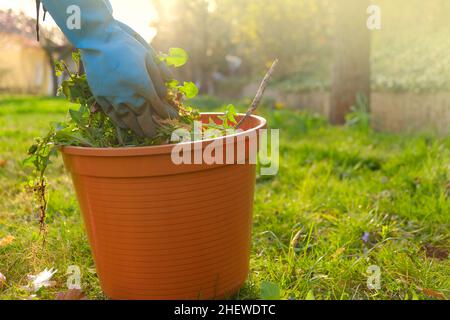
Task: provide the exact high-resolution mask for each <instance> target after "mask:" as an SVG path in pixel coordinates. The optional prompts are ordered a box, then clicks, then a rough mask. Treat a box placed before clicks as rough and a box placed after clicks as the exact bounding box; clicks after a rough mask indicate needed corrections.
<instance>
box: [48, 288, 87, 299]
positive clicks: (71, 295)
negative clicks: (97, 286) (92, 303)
mask: <svg viewBox="0 0 450 320" xmlns="http://www.w3.org/2000/svg"><path fill="white" fill-rule="evenodd" d="M87 299H88V298H87V297H86V295H85V294H84V293H83V291H81V290H79V289H70V290H68V291H67V292H60V293H58V294H57V295H56V298H55V300H73V301H75V300H87Z"/></svg>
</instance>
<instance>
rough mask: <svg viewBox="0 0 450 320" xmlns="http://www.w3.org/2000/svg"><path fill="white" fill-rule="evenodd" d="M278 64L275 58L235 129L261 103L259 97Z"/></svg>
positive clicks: (260, 97) (261, 95)
mask: <svg viewBox="0 0 450 320" xmlns="http://www.w3.org/2000/svg"><path fill="white" fill-rule="evenodd" d="M277 65H278V59H276V60H275V61H274V62H273V63H272V66H271V67H270V69H269V71H268V72H267V73H266V75H265V77H264V79H263V80H262V82H261V85H260V86H259V89H258V92H257V93H256V96H255V99H253V102H252V105H251V106H250V108H249V109H248V111H247V113H246V115H245V116H244V117H243V118H242V119H241V121H239V123H238V125H237V126H236V129H239V128H240V127H241V126H242V125H243V124H244V122H245V121H246V120H247V119H248V118H249V117H250V116H251V115H252V114H253V112H255V110H256V109H257V108H258V107H259V104H260V103H261V99H262V97H263V95H264V92H265V91H266V88H267V85H268V84H269V80H270V78H271V77H272V74H273V72H274V71H275V68H276V66H277Z"/></svg>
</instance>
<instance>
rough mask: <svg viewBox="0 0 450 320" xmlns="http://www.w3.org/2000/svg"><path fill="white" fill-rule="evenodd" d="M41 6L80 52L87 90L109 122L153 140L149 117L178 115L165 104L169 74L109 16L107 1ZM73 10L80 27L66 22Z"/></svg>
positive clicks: (66, 0)
mask: <svg viewBox="0 0 450 320" xmlns="http://www.w3.org/2000/svg"><path fill="white" fill-rule="evenodd" d="M42 2H43V5H44V7H45V8H46V10H47V11H48V12H49V13H50V14H51V15H52V17H53V19H54V20H55V21H56V23H57V24H58V26H59V27H60V28H61V30H62V31H63V32H64V34H65V35H66V37H67V38H68V39H69V41H70V42H71V43H72V44H73V45H74V46H75V47H77V48H78V49H80V50H81V52H82V59H83V64H84V67H85V70H86V74H87V78H88V82H89V86H90V87H91V90H92V92H93V94H94V96H95V98H96V100H97V102H98V104H99V105H100V106H101V107H102V109H103V111H104V112H105V113H106V114H107V115H108V116H109V117H110V118H111V119H112V120H113V122H115V123H116V124H117V125H119V126H120V127H122V128H129V129H132V130H133V131H134V132H135V133H136V134H137V135H139V136H142V137H144V136H147V137H153V136H154V135H155V134H156V126H155V123H154V120H153V115H157V116H159V117H160V118H163V119H166V118H176V117H178V112H177V111H176V110H175V108H173V107H172V106H170V105H169V104H168V103H167V101H166V95H167V89H166V86H165V82H166V81H167V80H170V79H171V75H170V72H169V71H168V70H167V67H166V66H165V64H164V63H161V62H160V61H158V58H157V56H156V54H155V52H154V50H153V49H152V48H151V47H150V45H149V44H147V43H146V42H145V41H144V40H143V39H142V38H141V37H140V36H139V35H138V34H137V33H136V32H135V31H134V30H132V29H131V28H130V27H128V26H127V25H125V24H123V23H121V22H119V21H116V20H115V19H114V18H113V16H112V8H111V5H110V3H109V1H107V0H43V1H42ZM73 6H76V7H78V8H79V9H80V13H81V26H80V28H79V29H76V28H73V24H72V25H71V24H70V22H71V20H70V19H72V18H71V17H72V14H73V13H74V12H76V11H73V8H76V7H73ZM69 9H72V10H69ZM75 10H76V9H75ZM67 12H69V13H67ZM68 22H69V23H68ZM72 22H73V21H72Z"/></svg>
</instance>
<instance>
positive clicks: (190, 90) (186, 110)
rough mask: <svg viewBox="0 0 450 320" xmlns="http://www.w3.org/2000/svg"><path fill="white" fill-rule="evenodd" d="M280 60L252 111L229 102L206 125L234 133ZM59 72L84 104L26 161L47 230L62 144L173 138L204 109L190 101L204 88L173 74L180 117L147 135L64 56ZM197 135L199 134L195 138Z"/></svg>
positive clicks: (174, 63) (170, 98)
mask: <svg viewBox="0 0 450 320" xmlns="http://www.w3.org/2000/svg"><path fill="white" fill-rule="evenodd" d="M80 58H81V57H80V53H79V52H74V53H73V54H72V60H73V61H74V63H75V65H76V70H79V69H80V68H79V65H80V60H81V59H80ZM159 59H160V60H161V62H162V61H164V62H165V63H166V64H167V65H168V66H171V67H181V66H183V65H184V64H185V63H186V62H187V60H188V55H187V53H186V52H185V51H184V50H183V49H179V48H172V49H170V51H169V53H168V54H160V56H159ZM275 65H276V63H274V65H273V66H272V68H271V69H270V71H269V73H268V74H267V75H266V77H265V78H264V81H263V83H262V85H261V87H260V90H259V91H258V94H257V96H256V98H255V100H254V102H253V104H252V107H251V108H250V109H249V112H248V113H247V115H246V116H245V117H244V119H242V120H241V122H240V123H239V124H238V123H237V121H236V119H235V116H236V109H235V107H234V106H233V105H228V106H227V107H226V110H225V112H224V115H223V116H222V117H220V119H221V120H222V123H221V124H217V123H215V122H214V121H212V120H211V121H210V122H209V124H205V125H204V126H203V128H202V129H203V130H208V129H214V130H215V131H216V132H217V131H220V132H221V133H222V134H223V135H226V134H229V133H230V130H233V129H238V127H239V126H240V125H241V124H242V122H243V121H245V118H247V117H248V116H250V115H251V113H252V112H253V111H254V110H255V109H256V107H257V106H258V104H259V102H260V100H261V97H262V94H263V92H264V89H265V87H266V86H267V80H268V78H269V77H270V75H271V74H272V72H273V69H274V67H275ZM55 69H56V74H57V76H61V75H63V73H66V74H67V75H68V79H67V80H65V81H63V82H62V84H61V87H60V88H59V90H58V95H63V96H65V98H66V99H67V100H68V101H70V102H72V103H74V104H75V105H78V109H76V110H75V109H70V110H69V114H68V117H67V119H66V120H65V121H63V122H59V123H55V124H52V125H51V128H50V130H49V132H48V133H47V135H45V136H44V137H40V138H37V139H36V141H35V144H33V145H32V146H31V147H30V148H29V150H28V155H29V156H28V158H27V159H26V160H25V161H24V164H25V166H31V167H32V168H33V175H32V178H31V179H30V180H29V181H28V188H29V189H30V190H31V191H32V193H33V195H34V198H35V201H36V204H37V207H38V212H39V222H40V226H41V231H44V230H45V221H46V212H47V205H48V202H47V192H46V191H47V190H46V189H47V179H46V177H45V173H46V170H47V168H48V167H49V165H51V164H52V158H54V157H56V156H57V155H58V150H59V148H61V147H64V146H78V147H87V148H119V147H145V146H156V145H163V144H170V143H171V137H172V134H173V132H175V131H176V130H178V129H186V130H188V131H189V132H194V130H193V129H194V123H195V122H196V121H199V120H200V113H199V111H198V110H197V109H196V108H195V107H193V106H191V105H190V104H188V103H187V101H189V100H190V99H192V98H194V97H196V96H197V94H198V89H197V87H196V86H195V84H194V83H192V82H184V83H180V82H179V81H177V80H175V79H173V80H170V81H168V82H167V83H166V87H167V97H166V100H167V102H168V103H169V104H170V105H171V106H172V107H174V108H175V109H176V110H177V111H178V114H179V117H178V119H167V120H163V119H160V118H157V117H155V118H154V121H155V123H156V126H157V134H156V136H155V137H153V138H142V137H139V136H138V135H136V134H135V133H134V132H133V131H131V130H125V129H122V128H120V127H118V126H117V125H115V124H114V123H113V122H112V120H111V119H110V118H109V117H108V116H107V115H106V114H105V113H104V112H103V111H102V109H101V108H100V106H99V105H98V104H97V102H96V100H95V98H94V96H93V94H92V92H91V90H90V88H89V85H88V81H87V77H86V75H85V74H80V73H79V72H78V71H72V70H70V68H69V67H68V65H67V64H66V63H65V62H64V61H59V62H57V63H56V66H55ZM194 139H195V138H194Z"/></svg>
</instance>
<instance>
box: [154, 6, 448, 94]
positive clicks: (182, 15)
mask: <svg viewBox="0 0 450 320" xmlns="http://www.w3.org/2000/svg"><path fill="white" fill-rule="evenodd" d="M153 3H154V5H155V8H156V10H157V11H158V15H159V19H158V21H157V22H155V23H154V24H153V26H154V27H155V28H156V29H157V32H158V33H157V36H156V39H155V41H154V44H155V46H156V47H157V48H158V49H160V50H166V49H167V48H169V47H173V46H180V47H183V48H186V50H187V51H188V52H190V54H191V63H190V65H189V66H188V68H186V70H184V73H183V74H182V76H184V77H186V78H190V79H195V80H196V82H197V83H198V84H200V85H201V87H202V92H203V93H214V91H213V87H214V85H213V84H214V83H215V82H220V83H221V86H235V87H237V88H239V87H241V86H242V83H245V82H247V81H248V80H249V79H253V78H256V77H257V76H258V77H259V76H261V73H262V72H263V71H264V70H265V68H266V66H267V64H268V63H270V62H271V61H272V60H273V59H274V58H276V57H277V58H279V59H280V60H281V64H280V69H279V70H278V72H277V83H276V85H277V86H278V87H279V88H281V89H283V90H285V91H289V92H299V91H308V90H317V89H328V88H329V86H330V79H331V66H332V60H333V59H332V52H333V38H334V35H333V30H334V28H333V11H334V10H335V5H339V2H338V1H332V0H279V1H268V0H246V1H242V0H214V1H209V0H191V1H184V0H154V1H153ZM373 3H374V4H376V5H378V6H379V7H380V8H381V14H382V28H381V30H376V31H374V32H372V58H371V59H372V72H373V74H372V83H373V87H374V88H375V89H377V90H389V91H391V90H393V91H404V90H412V91H428V90H431V91H435V90H447V89H449V88H450V63H449V62H450V55H449V52H450V36H449V35H450V32H449V31H450V17H449V14H450V2H449V1H448V0H430V1H422V0H395V1H392V0H377V1H373ZM237 88H236V90H237ZM230 90H231V91H232V90H233V88H230Z"/></svg>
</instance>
